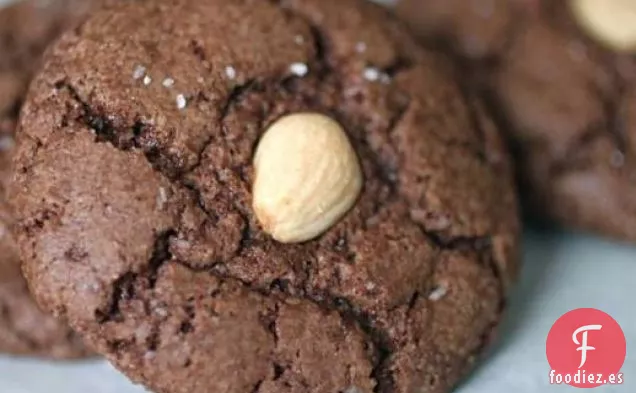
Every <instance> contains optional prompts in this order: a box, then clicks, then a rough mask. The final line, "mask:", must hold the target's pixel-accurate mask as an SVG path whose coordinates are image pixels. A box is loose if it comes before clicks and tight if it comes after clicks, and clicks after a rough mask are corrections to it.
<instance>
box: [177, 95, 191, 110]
mask: <svg viewBox="0 0 636 393" xmlns="http://www.w3.org/2000/svg"><path fill="white" fill-rule="evenodd" d="M186 105H188V101H187V100H186V98H185V96H184V95H183V94H179V95H178V96H177V108H179V109H183V108H185V107H186Z"/></svg>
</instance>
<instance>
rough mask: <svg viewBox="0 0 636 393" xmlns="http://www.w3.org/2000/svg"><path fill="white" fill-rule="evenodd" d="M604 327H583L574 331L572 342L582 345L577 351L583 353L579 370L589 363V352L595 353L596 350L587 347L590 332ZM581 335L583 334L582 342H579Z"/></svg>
mask: <svg viewBox="0 0 636 393" xmlns="http://www.w3.org/2000/svg"><path fill="white" fill-rule="evenodd" d="M602 327H603V326H601V325H587V326H581V327H580V328H578V329H576V330H575V331H574V334H572V341H574V343H575V344H576V345H580V347H578V348H577V349H576V350H577V351H581V364H580V365H579V368H581V367H583V365H584V364H585V362H586V361H587V351H593V350H595V349H596V348H594V347H590V346H588V345H587V333H588V332H589V331H590V330H601V328H602ZM579 333H583V334H582V340H581V342H579V339H578V335H579Z"/></svg>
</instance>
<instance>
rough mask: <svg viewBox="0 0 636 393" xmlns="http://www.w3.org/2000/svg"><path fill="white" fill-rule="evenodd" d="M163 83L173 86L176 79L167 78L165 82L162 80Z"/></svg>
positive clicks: (165, 85)
mask: <svg viewBox="0 0 636 393" xmlns="http://www.w3.org/2000/svg"><path fill="white" fill-rule="evenodd" d="M161 84H162V85H163V87H168V88H170V87H172V86H174V79H172V78H166V79H164V80H163V82H161Z"/></svg>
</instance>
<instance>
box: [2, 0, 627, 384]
mask: <svg viewBox="0 0 636 393" xmlns="http://www.w3.org/2000/svg"><path fill="white" fill-rule="evenodd" d="M380 1H384V2H390V1H391V0H380ZM5 2H7V0H0V4H2V3H5ZM634 279H636V248H633V247H628V246H622V245H617V244H611V243H608V242H605V241H602V240H598V239H594V238H590V237H586V236H580V235H572V234H557V233H539V232H531V233H529V234H528V235H527V236H526V238H525V253H524V268H523V275H522V280H521V283H520V285H519V288H518V291H517V293H516V295H515V297H514V299H513V302H512V304H511V305H510V308H509V313H508V316H507V320H506V323H505V325H504V329H503V332H502V334H501V341H500V343H499V345H498V347H497V348H495V349H494V350H493V352H492V353H491V355H490V356H489V357H488V358H487V359H486V360H485V361H484V362H483V364H482V365H481V366H480V367H479V368H478V369H477V371H476V372H475V373H474V374H473V375H472V376H471V377H470V378H469V379H468V380H466V381H465V382H464V384H463V386H462V387H461V388H460V389H459V393H498V392H506V393H507V392H513V391H514V393H539V392H543V391H554V392H574V391H578V390H577V389H574V388H570V387H565V386H551V385H549V384H548V371H549V368H548V363H547V361H546V359H545V339H546V336H547V333H548V331H549V329H550V327H551V326H552V324H553V323H554V321H555V320H556V319H557V318H558V317H559V316H561V315H562V314H564V313H565V312H567V311H569V310H571V309H574V308H579V307H595V308H599V309H601V310H604V311H605V312H608V313H609V314H610V315H612V316H613V317H614V318H615V319H616V320H617V321H618V322H619V323H620V324H621V326H622V327H623V330H624V331H625V336H626V338H627V346H628V350H627V352H628V355H627V361H626V362H625V365H624V367H623V370H622V371H623V373H624V374H625V384H624V385H621V386H604V387H600V388H597V389H596V390H595V392H603V393H613V392H619V393H620V392H634V391H636V356H630V355H631V354H630V348H631V347H630V344H631V343H633V342H636V313H634V312H633V310H634V306H633V302H634V301H635V300H636V285H635V283H634ZM513 389H514V390H513ZM87 392H89V393H141V392H144V389H142V388H140V387H137V386H133V385H132V384H131V383H130V382H128V381H127V380H126V379H125V378H124V377H123V376H121V375H120V374H118V373H117V372H116V371H114V370H113V369H112V368H111V367H110V366H109V365H108V364H106V363H104V362H88V363H75V364H49V363H45V362H40V361H33V360H24V359H10V358H3V357H0V393H87ZM237 393H241V392H237Z"/></svg>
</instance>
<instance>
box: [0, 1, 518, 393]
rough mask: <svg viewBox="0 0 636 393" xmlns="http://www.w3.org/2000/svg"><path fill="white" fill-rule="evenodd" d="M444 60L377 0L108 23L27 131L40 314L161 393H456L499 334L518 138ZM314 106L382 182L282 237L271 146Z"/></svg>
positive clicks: (79, 32)
mask: <svg viewBox="0 0 636 393" xmlns="http://www.w3.org/2000/svg"><path fill="white" fill-rule="evenodd" d="M299 65H300V66H299ZM303 65H304V66H306V67H307V70H308V73H306V74H305V73H304V72H300V71H299V70H302V69H304V67H303ZM446 68H447V64H446V63H445V62H443V61H442V60H441V59H438V58H436V57H434V56H433V55H432V54H430V53H428V52H425V51H423V50H422V49H420V48H419V47H418V46H417V45H416V44H415V43H414V42H413V41H412V39H411V38H410V37H409V36H408V35H407V33H405V31H404V30H403V29H402V28H401V26H400V25H399V24H398V23H396V22H395V21H393V19H392V18H391V16H390V15H389V14H388V13H387V11H385V10H384V9H382V8H380V7H378V6H374V5H371V4H367V3H366V2H364V1H358V0H302V1H301V0H286V1H260V0H259V1H256V0H243V1H236V0H210V1H195V0H153V1H150V0H147V1H136V2H132V3H125V4H124V3H122V4H116V5H114V6H112V7H111V8H109V9H108V10H104V11H101V12H99V13H96V14H95V15H94V16H93V17H91V18H90V20H89V21H88V22H86V23H85V24H83V25H82V26H80V27H79V28H78V29H76V30H75V31H74V32H72V33H69V34H66V35H65V36H64V38H63V39H62V40H61V41H60V42H58V44H57V45H55V47H54V48H52V50H51V51H50V52H49V54H48V56H47V58H46V64H45V66H44V69H43V71H42V72H41V74H40V75H39V76H38V77H37V78H36V80H35V82H34V84H33V86H32V90H31V92H30V95H29V98H28V100H27V103H26V105H25V107H24V109H23V116H22V120H21V132H20V133H19V134H18V138H17V142H18V147H17V154H16V157H15V171H16V172H15V179H16V181H15V182H14V184H13V185H12V188H11V189H10V199H11V202H12V205H13V207H14V208H15V210H16V212H17V214H18V222H17V225H16V226H15V228H16V232H17V235H18V244H19V246H20V249H21V251H22V252H23V253H24V255H25V257H26V260H25V271H26V275H27V277H28V280H29V282H30V285H31V287H32V289H33V291H34V293H35V295H36V297H37V299H38V301H39V302H40V303H41V304H42V305H43V306H44V307H46V308H47V309H48V310H50V311H52V312H55V313H56V314H57V315H61V316H64V317H66V318H68V319H69V320H70V322H71V325H72V326H73V327H74V328H76V329H77V330H78V331H80V332H81V333H82V334H83V335H84V337H85V338H86V339H87V340H88V342H89V343H91V344H92V345H94V346H95V347H96V348H97V349H98V350H99V351H100V352H101V353H103V354H105V355H106V356H107V357H108V359H109V360H111V361H112V362H113V363H114V364H115V365H116V366H117V367H118V368H119V369H121V370H122V371H123V372H124V373H126V374H127V375H128V376H129V377H131V378H132V379H133V380H134V381H136V382H141V383H143V384H145V385H146V386H148V387H149V388H151V389H153V390H154V391H157V392H161V393H164V392H165V393H181V392H208V391H236V392H248V391H252V392H259V393H266V392H290V393H291V392H294V393H296V392H298V393H301V392H302V393H305V392H314V393H321V392H325V393H327V392H329V393H333V392H347V393H351V392H380V393H389V392H391V393H393V392H395V393H398V392H400V393H401V392H404V393H406V392H414V391H420V392H446V391H448V390H449V389H450V388H451V387H452V386H453V385H455V384H456V382H457V381H458V380H459V378H461V377H462V376H463V375H465V373H466V372H467V371H468V370H469V369H470V368H471V366H472V365H473V364H474V361H475V358H476V356H477V355H478V354H479V353H480V352H481V351H482V349H483V348H484V346H485V345H487V344H488V342H489V341H490V339H491V338H492V334H493V332H494V329H495V327H496V325H497V323H498V321H499V318H500V313H501V309H502V306H503V303H504V301H505V297H506V294H507V292H508V289H509V287H510V285H511V283H512V280H513V278H514V276H515V274H516V262H517V255H516V247H517V234H518V222H517V211H516V203H515V197H514V191H513V187H512V181H511V173H510V166H509V162H508V157H507V156H506V154H505V151H504V149H503V144H502V142H501V140H500V139H499V137H498V135H497V132H496V130H495V128H494V127H493V124H492V122H490V121H489V119H488V118H487V117H485V115H484V112H483V110H482V108H481V107H480V105H479V103H478V102H477V101H475V100H473V99H472V98H470V97H466V96H464V95H463V93H462V91H461V89H459V88H458V86H457V85H456V83H455V82H454V79H453V76H452V75H451V74H450V73H449V72H446V71H445V69H446ZM171 81H172V82H173V83H171ZM301 111H312V112H320V113H324V114H326V115H328V116H331V117H333V118H334V119H336V120H338V121H339V122H340V124H341V125H342V126H343V127H344V129H345V130H346V131H347V133H348V136H349V138H350V140H351V142H352V145H353V147H354V149H355V151H356V153H357V154H358V157H359V159H360V162H361V166H362V169H363V172H364V176H365V184H364V189H363V192H362V195H361V196H360V199H359V201H358V202H357V204H356V205H355V207H354V208H353V209H352V210H351V211H350V212H349V213H348V214H347V215H346V216H345V217H344V219H342V220H341V221H340V222H339V223H337V224H336V225H335V226H334V227H333V228H331V229H330V230H329V231H328V232H327V233H325V234H324V235H323V236H321V237H319V238H318V239H316V240H313V241H310V242H307V243H303V244H295V245H283V244H280V243H277V242H275V241H273V240H272V239H271V238H270V237H269V236H267V235H266V234H265V233H264V232H263V231H262V230H261V229H260V227H259V225H258V223H257V221H256V219H255V216H254V214H253V212H252V210H251V199H252V198H251V184H252V178H253V168H252V165H251V162H252V154H253V150H254V147H255V145H256V143H257V142H258V139H259V137H260V135H262V133H263V132H264V130H266V129H267V126H268V125H269V124H271V123H272V122H273V121H275V120H276V119H277V118H279V117H280V116H281V115H283V114H287V113H295V112H301ZM237 370H240V372H237Z"/></svg>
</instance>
